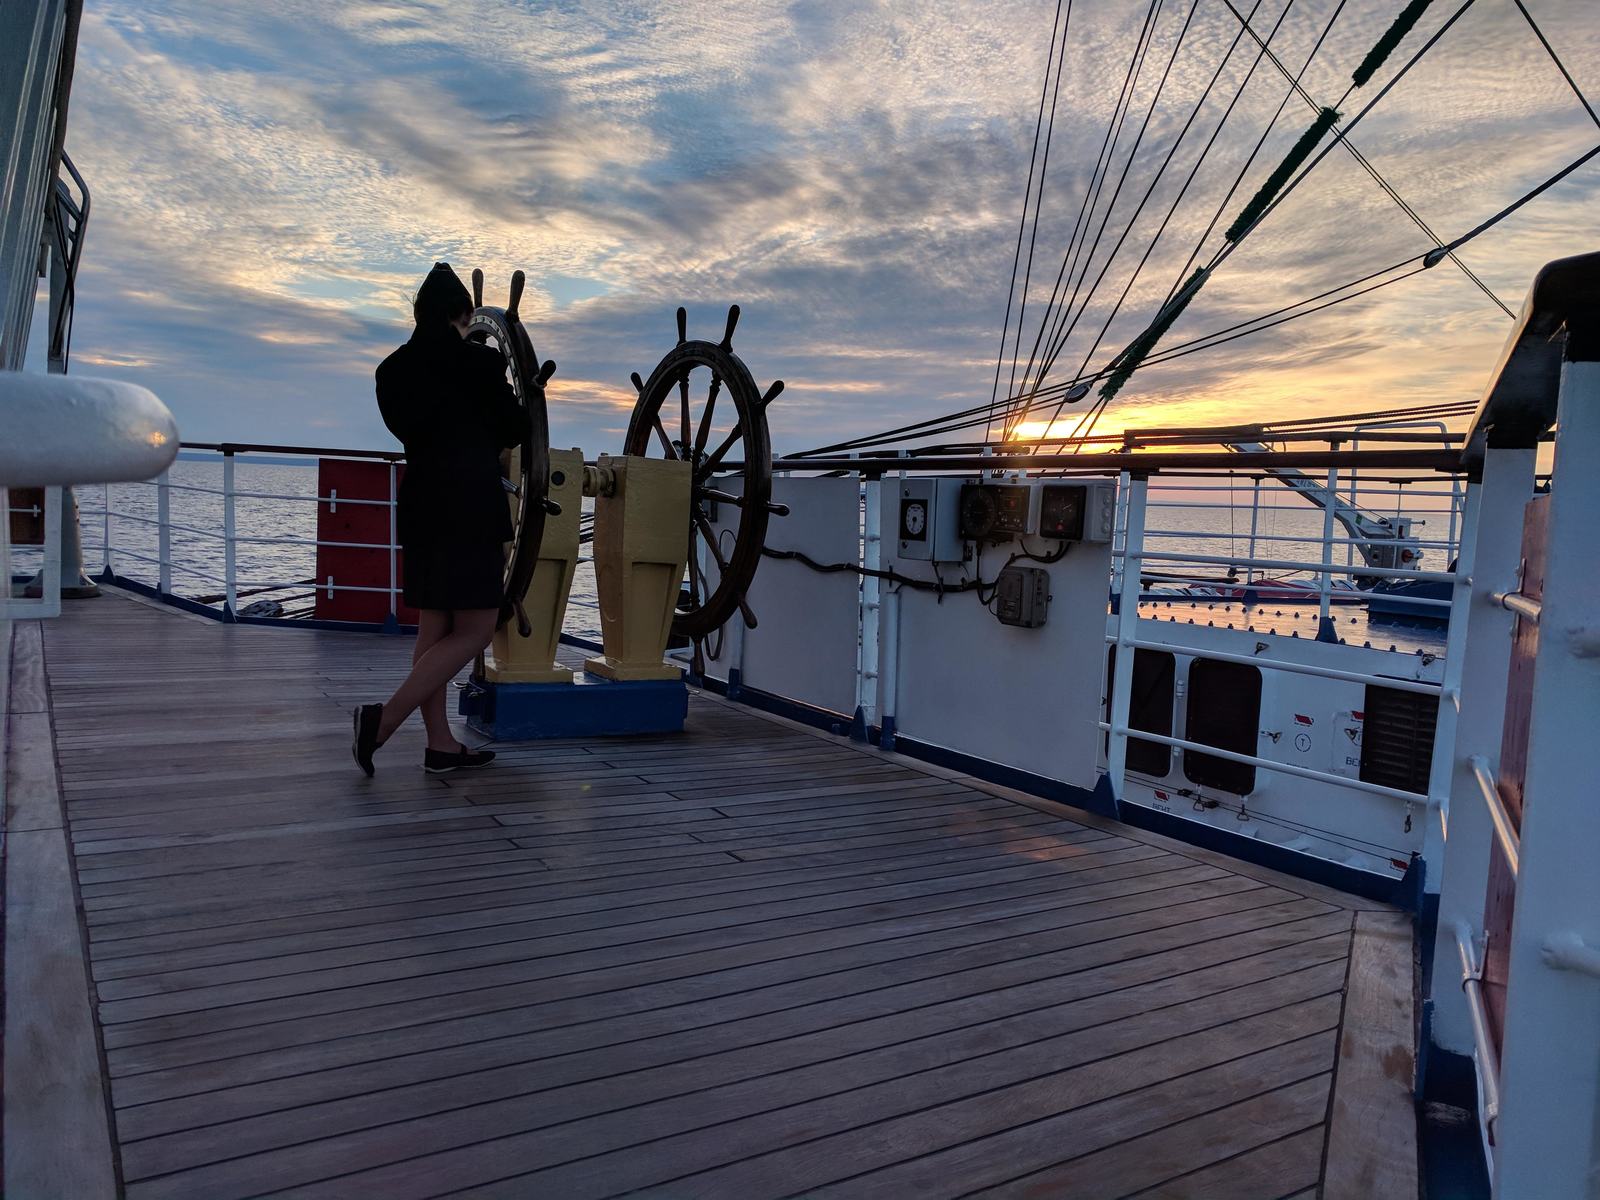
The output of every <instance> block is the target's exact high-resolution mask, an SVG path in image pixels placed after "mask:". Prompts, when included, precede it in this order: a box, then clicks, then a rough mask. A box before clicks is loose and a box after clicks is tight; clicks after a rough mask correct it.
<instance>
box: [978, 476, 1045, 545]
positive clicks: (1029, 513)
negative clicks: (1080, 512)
mask: <svg viewBox="0 0 1600 1200" xmlns="http://www.w3.org/2000/svg"><path fill="white" fill-rule="evenodd" d="M1038 504H1039V490H1038V488H1037V487H1034V486H1032V485H1030V484H1029V483H1027V482H1025V481H1024V482H1020V483H968V484H963V485H962V487H961V536H962V537H963V538H965V539H967V540H968V541H973V542H1008V541H1011V540H1012V539H1013V538H1019V537H1025V536H1026V535H1028V534H1030V533H1032V532H1033V531H1034V527H1035V526H1036V524H1037V523H1038V517H1039V511H1038Z"/></svg>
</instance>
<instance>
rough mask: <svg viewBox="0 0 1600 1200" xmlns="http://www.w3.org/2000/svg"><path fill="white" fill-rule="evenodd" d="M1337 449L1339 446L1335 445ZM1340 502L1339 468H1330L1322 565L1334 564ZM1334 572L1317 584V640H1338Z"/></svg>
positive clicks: (1328, 571)
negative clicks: (1335, 513) (1335, 518)
mask: <svg viewBox="0 0 1600 1200" xmlns="http://www.w3.org/2000/svg"><path fill="white" fill-rule="evenodd" d="M1334 449H1335V450H1337V449H1338V446H1337V445H1335V446H1334ZM1338 502H1339V468H1338V467H1329V468H1328V500H1327V503H1326V504H1324V505H1323V506H1322V565H1323V567H1324V568H1327V567H1331V566H1333V509H1334V505H1336V504H1337V503H1338ZM1332 592H1333V572H1332V571H1330V570H1326V569H1325V570H1324V571H1323V572H1322V580H1321V582H1320V583H1319V584H1318V585H1317V641H1319V642H1332V641H1337V640H1338V638H1337V635H1336V634H1335V633H1334V632H1333V611H1332V609H1333V596H1332Z"/></svg>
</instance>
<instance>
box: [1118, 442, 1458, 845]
mask: <svg viewBox="0 0 1600 1200" xmlns="http://www.w3.org/2000/svg"><path fill="white" fill-rule="evenodd" d="M1285 461H1286V463H1292V461H1293V459H1292V456H1285ZM1152 465H1153V466H1155V467H1156V468H1157V469H1159V463H1158V461H1157V462H1156V463H1153V464H1152ZM1122 478H1123V484H1122V488H1121V489H1120V490H1121V491H1122V492H1123V493H1125V494H1124V495H1122V496H1119V504H1118V510H1117V511H1118V515H1119V528H1118V530H1117V536H1116V538H1115V539H1114V541H1113V549H1112V555H1113V562H1114V564H1116V566H1115V567H1114V574H1115V578H1116V580H1117V591H1116V599H1117V602H1116V603H1115V604H1114V606H1113V609H1114V615H1113V617H1112V624H1111V629H1110V630H1109V632H1108V634H1107V638H1106V640H1107V641H1108V642H1111V643H1113V644H1114V645H1115V646H1116V648H1117V654H1116V658H1115V665H1114V678H1113V680H1112V684H1111V711H1110V714H1109V716H1110V719H1109V720H1108V721H1103V722H1101V723H1100V724H1101V728H1102V729H1103V730H1104V731H1105V732H1107V733H1108V734H1109V735H1110V737H1109V742H1108V746H1107V756H1106V757H1107V774H1108V782H1109V783H1110V785H1111V789H1112V794H1113V795H1115V796H1116V797H1117V798H1118V799H1119V800H1121V799H1122V798H1123V797H1124V796H1125V794H1126V785H1127V748H1128V743H1129V740H1130V739H1138V740H1141V741H1150V742H1155V743H1157V744H1159V745H1164V746H1168V747H1171V748H1173V749H1180V750H1188V751H1196V752H1201V753H1205V754H1207V755H1210V756H1213V757H1216V758H1220V759H1223V760H1226V761H1229V762H1235V763H1239V764H1242V765H1248V766H1251V767H1254V768H1256V769H1257V770H1261V771H1267V772H1275V773H1277V774H1280V775H1287V776H1291V777H1294V778H1298V779H1306V780H1311V781H1314V782H1318V783H1323V784H1327V785H1329V786H1330V787H1334V788H1339V789H1343V790H1349V791H1359V792H1366V793H1369V794H1372V795H1378V796H1383V797H1386V798H1389V799H1393V800H1398V801H1402V802H1404V803H1406V804H1408V805H1409V804H1413V803H1426V804H1427V805H1428V806H1429V808H1430V810H1431V812H1432V813H1433V814H1434V816H1433V817H1432V819H1431V820H1430V826H1432V825H1434V824H1440V823H1442V821H1443V815H1442V813H1443V809H1444V806H1445V803H1446V794H1445V792H1444V791H1443V789H1442V788H1441V789H1433V788H1430V791H1429V794H1428V795H1426V796H1422V795H1418V794H1417V793H1415V792H1408V791H1403V790H1401V789H1398V788H1392V787H1386V786H1383V785H1380V784H1376V783H1371V782H1368V781H1366V780H1362V779H1359V778H1354V777H1351V776H1348V775H1340V774H1335V773H1334V772H1332V771H1324V770H1318V769H1315V768H1311V767H1304V766H1300V765H1299V764H1296V763H1288V762H1283V761H1281V760H1278V759H1273V758H1267V757H1264V756H1262V755H1256V754H1244V753H1239V752H1235V751H1230V750H1224V749H1222V748H1219V747H1215V746H1210V745H1206V744H1202V743H1199V742H1194V741H1192V740H1189V739H1185V738H1178V737H1172V736H1170V735H1164V734H1158V733H1152V732H1148V731H1145V730H1141V729H1135V728H1132V727H1131V726H1130V723H1129V712H1130V708H1131V704H1132V681H1133V662H1134V656H1135V652H1136V651H1138V650H1153V651H1168V652H1170V651H1173V650H1182V649H1184V648H1185V644H1184V641H1183V635H1182V633H1181V629H1182V627H1178V628H1179V630H1180V632H1179V633H1178V634H1177V635H1176V636H1173V637H1163V636H1142V635H1141V634H1140V632H1139V622H1140V619H1141V618H1140V614H1139V602H1140V600H1141V599H1143V600H1149V599H1150V598H1151V597H1152V596H1153V595H1154V593H1151V592H1149V591H1147V590H1145V587H1144V583H1143V580H1144V577H1145V576H1146V574H1147V572H1146V565H1147V564H1162V565H1165V564H1172V566H1173V568H1174V570H1173V572H1172V573H1166V574H1162V575H1161V576H1160V581H1161V582H1162V583H1164V584H1175V585H1178V586H1186V585H1189V586H1192V585H1195V584H1204V585H1209V586H1211V587H1213V588H1215V587H1217V586H1219V585H1220V586H1223V587H1225V588H1226V589H1228V590H1227V594H1228V595H1233V594H1235V593H1237V592H1240V591H1241V590H1244V589H1250V588H1254V589H1258V590H1266V588H1267V587H1268V586H1270V584H1272V583H1281V582H1282V581H1283V580H1284V579H1285V578H1286V577H1290V576H1294V575H1298V574H1304V575H1308V576H1311V577H1313V578H1314V579H1316V580H1317V585H1316V588H1315V589H1314V590H1313V589H1312V588H1310V587H1309V586H1308V587H1307V588H1306V600H1307V601H1308V602H1309V601H1310V600H1311V599H1313V598H1314V599H1315V600H1316V602H1317V606H1318V616H1319V638H1320V637H1322V635H1323V631H1325V630H1331V623H1330V621H1329V617H1330V605H1331V602H1332V598H1333V594H1334V588H1333V580H1334V579H1335V578H1338V577H1347V578H1349V579H1351V580H1352V583H1353V581H1354V580H1356V579H1358V578H1359V579H1363V580H1370V579H1381V580H1415V581H1419V582H1430V583H1440V584H1448V585H1451V586H1452V587H1454V585H1455V584H1456V583H1457V582H1458V576H1457V574H1456V573H1455V572H1452V571H1424V570H1420V569H1416V568H1401V567H1375V566H1369V565H1367V564H1366V563H1365V562H1356V561H1347V562H1344V563H1339V562H1336V561H1334V554H1333V550H1334V547H1336V546H1341V545H1343V546H1346V547H1353V546H1354V545H1355V544H1357V543H1359V542H1370V541H1371V540H1372V539H1370V538H1355V537H1342V536H1335V534H1334V530H1333V524H1334V518H1333V515H1332V513H1333V509H1332V506H1331V505H1328V506H1325V507H1324V509H1323V511H1322V513H1321V514H1320V516H1321V521H1320V524H1321V532H1320V534H1312V533H1310V532H1309V530H1306V531H1302V532H1301V533H1300V534H1298V535H1279V534H1263V533H1262V532H1261V527H1260V526H1261V522H1260V518H1261V516H1262V514H1263V513H1264V512H1269V511H1273V512H1275V511H1276V510H1279V509H1287V510H1289V511H1292V512H1293V513H1294V514H1295V515H1296V516H1297V517H1299V518H1300V519H1301V521H1302V522H1304V521H1305V515H1304V514H1310V513H1312V509H1311V507H1310V506H1309V505H1308V504H1307V503H1306V502H1305V501H1304V500H1303V499H1300V498H1299V497H1298V496H1297V497H1296V498H1295V503H1294V505H1292V506H1291V505H1279V504H1276V503H1273V502H1270V501H1269V502H1266V503H1263V499H1262V497H1263V492H1264V491H1265V490H1266V489H1263V488H1262V487H1261V484H1262V483H1263V482H1266V481H1267V480H1269V479H1271V480H1272V481H1273V482H1278V481H1277V480H1276V479H1274V478H1273V477H1271V476H1266V477H1260V476H1258V477H1255V478H1252V479H1250V480H1249V481H1248V482H1245V483H1241V482H1239V481H1238V480H1236V479H1224V480H1221V481H1219V478H1218V476H1217V475H1215V474H1188V475H1185V474H1182V473H1168V472H1161V473H1160V474H1159V475H1157V476H1155V477H1154V478H1144V477H1139V476H1133V477H1130V476H1128V475H1127V474H1124V475H1123V477H1122ZM1428 482H1429V481H1428V480H1426V479H1419V480H1418V481H1417V482H1415V483H1411V482H1404V483H1400V484H1398V485H1390V486H1391V487H1393V486H1398V487H1400V488H1401V489H1402V491H1403V492H1405V493H1406V494H1408V495H1410V496H1426V497H1428V498H1430V499H1443V500H1447V501H1448V502H1449V503H1448V504H1447V505H1444V506H1439V507H1435V508H1431V509H1429V510H1427V511H1428V512H1430V513H1432V514H1436V515H1439V516H1443V515H1445V514H1448V515H1449V518H1450V525H1451V532H1452V533H1454V530H1455V528H1456V521H1457V519H1458V516H1460V513H1461V511H1462V510H1463V509H1464V504H1465V498H1466V491H1465V490H1464V489H1458V488H1456V487H1455V486H1453V485H1452V486H1450V487H1448V488H1443V487H1430V486H1428ZM1380 486H1381V485H1379V484H1376V483H1371V482H1369V483H1366V484H1351V485H1349V486H1346V487H1342V488H1341V486H1340V478H1339V471H1338V469H1337V468H1329V470H1328V472H1327V477H1326V484H1325V487H1326V491H1327V494H1329V495H1338V496H1340V497H1341V498H1343V499H1345V500H1346V501H1347V502H1351V503H1357V504H1359V503H1361V499H1362V497H1363V496H1364V495H1366V494H1367V493H1369V492H1371V491H1373V490H1374V489H1377V488H1378V487H1380ZM1282 490H1283V492H1285V493H1287V492H1288V491H1289V489H1287V488H1284V489H1282ZM1218 492H1221V493H1225V494H1227V495H1228V496H1229V497H1238V496H1240V495H1246V496H1248V498H1249V505H1250V527H1249V531H1248V533H1237V532H1230V533H1227V534H1223V533H1218V532H1213V531H1201V530H1186V529H1181V528H1170V527H1166V525H1170V522H1167V523H1166V524H1164V525H1163V527H1159V528H1155V529H1150V528H1147V527H1146V520H1147V518H1148V515H1149V510H1150V509H1152V508H1161V509H1162V510H1164V511H1168V510H1184V509H1199V510H1201V511H1204V510H1206V509H1211V508H1229V507H1231V505H1229V504H1226V503H1215V502H1211V501H1206V500H1201V501H1194V500H1192V499H1163V500H1157V499H1152V498H1151V496H1152V494H1155V495H1165V496H1174V495H1175V494H1179V493H1182V494H1185V495H1188V496H1192V495H1194V494H1199V495H1208V494H1213V493H1218ZM1269 494H1270V493H1269ZM1388 494H1389V495H1390V496H1391V497H1392V496H1393V494H1394V493H1393V491H1390V492H1389V493H1388ZM1352 497H1353V498H1354V499H1352ZM1458 506H1461V508H1458ZM1416 519H1417V518H1416V517H1414V516H1413V520H1416ZM1224 537H1226V538H1229V539H1231V540H1232V541H1233V542H1237V541H1245V540H1248V543H1249V545H1250V552H1249V553H1248V554H1246V555H1236V554H1226V555H1224V554H1211V553H1205V552H1201V551H1196V550H1192V549H1181V548H1178V547H1177V545H1176V543H1178V542H1180V541H1181V542H1189V543H1195V542H1205V541H1210V540H1218V539H1221V538H1224ZM1150 539H1160V540H1161V541H1162V543H1163V544H1166V545H1169V546H1172V547H1173V548H1172V549H1161V550H1156V549H1149V548H1147V543H1148V541H1149V540H1150ZM1268 540H1271V541H1273V542H1274V543H1275V544H1280V545H1281V544H1284V543H1294V544H1297V545H1299V546H1301V547H1302V548H1303V549H1305V550H1307V551H1309V552H1310V553H1311V554H1314V555H1315V557H1314V558H1284V557H1264V556H1258V555H1257V553H1256V549H1257V546H1258V544H1259V543H1261V542H1264V541H1268ZM1405 544H1406V545H1407V546H1413V547H1415V546H1417V545H1419V544H1422V545H1428V546H1431V548H1436V549H1440V550H1444V551H1447V552H1448V558H1447V561H1449V559H1450V558H1453V557H1454V556H1455V554H1456V553H1457V552H1458V550H1459V547H1458V546H1457V545H1456V543H1455V542H1454V541H1453V540H1450V539H1441V540H1437V541H1434V542H1432V543H1418V542H1416V541H1414V540H1411V539H1407V540H1406V542H1405ZM1351 557H1352V558H1353V555H1352V556H1351ZM1204 567H1227V568H1229V570H1230V572H1232V573H1234V574H1237V573H1238V572H1240V571H1243V572H1245V573H1246V574H1245V579H1243V580H1222V579H1218V578H1216V577H1215V576H1213V577H1211V578H1209V579H1207V578H1206V577H1205V576H1204V575H1202V574H1198V573H1196V571H1195V568H1204ZM1262 572H1270V573H1272V578H1270V579H1269V578H1266V577H1263V575H1262V574H1261V573H1262ZM1339 594H1340V596H1341V598H1350V599H1355V598H1357V597H1359V596H1361V595H1363V594H1364V593H1361V592H1359V591H1357V590H1355V589H1353V588H1352V589H1351V591H1350V592H1345V591H1340V593H1339ZM1181 596H1182V593H1165V594H1163V597H1162V598H1167V599H1178V598H1181ZM1406 602H1407V604H1408V605H1410V604H1415V605H1418V606H1419V607H1424V608H1431V609H1437V610H1440V613H1441V615H1448V613H1449V611H1450V609H1451V606H1452V601H1451V600H1445V599H1438V598H1430V597H1407V600H1406ZM1242 619H1243V618H1242ZM1146 625H1148V626H1150V627H1151V628H1152V629H1154V628H1158V627H1157V626H1156V625H1155V623H1154V622H1150V621H1146ZM1324 640H1332V639H1331V636H1330V637H1328V638H1325V639H1324ZM1195 652H1196V653H1197V654H1203V656H1204V657H1205V658H1207V659H1217V660H1220V661H1224V662H1234V663H1239V664H1242V665H1246V666H1251V667H1255V668H1257V669H1259V670H1263V671H1278V672H1284V673H1289V674H1296V675H1306V676H1312V677H1316V678H1323V679H1333V680H1340V681H1344V682H1350V683H1359V684H1368V683H1380V684H1382V686H1384V687H1385V688H1391V689H1394V690H1397V691H1405V692H1413V693H1417V694H1421V695H1429V696H1437V697H1439V698H1440V699H1441V701H1448V702H1452V703H1453V702H1454V701H1455V699H1456V688H1457V686H1458V682H1459V673H1458V672H1457V671H1456V670H1454V664H1452V662H1451V661H1450V658H1449V654H1448V650H1447V651H1446V654H1445V659H1446V661H1445V663H1444V665H1443V667H1442V674H1443V676H1444V679H1443V681H1442V682H1435V681H1432V680H1426V679H1407V678H1404V677H1401V676H1400V675H1399V673H1398V672H1396V673H1395V674H1393V675H1390V674H1385V675H1383V676H1381V677H1380V676H1377V675H1375V674H1374V673H1373V672H1372V671H1371V670H1370V665H1369V664H1365V663H1355V664H1352V666H1351V667H1349V668H1344V667H1340V666H1330V665H1326V664H1325V663H1318V662H1309V661H1299V660H1297V659H1290V658H1285V657H1268V656H1263V654H1261V653H1259V652H1258V653H1256V654H1240V653H1233V652H1230V651H1226V650H1222V649H1219V648H1216V647H1213V646H1210V645H1207V646H1206V647H1205V648H1204V649H1203V650H1201V649H1198V648H1197V649H1196V651H1195ZM1447 708H1448V705H1447V704H1445V703H1441V706H1440V713H1441V716H1440V721H1439V724H1440V726H1441V729H1442V733H1443V735H1444V736H1443V738H1442V739H1440V740H1439V741H1437V742H1436V752H1441V751H1439V750H1437V747H1439V746H1443V750H1442V752H1443V753H1445V754H1448V752H1449V734H1450V730H1451V726H1450V723H1449V722H1448V721H1447V720H1446V719H1445V717H1444V715H1443V714H1444V713H1445V711H1446V710H1447Z"/></svg>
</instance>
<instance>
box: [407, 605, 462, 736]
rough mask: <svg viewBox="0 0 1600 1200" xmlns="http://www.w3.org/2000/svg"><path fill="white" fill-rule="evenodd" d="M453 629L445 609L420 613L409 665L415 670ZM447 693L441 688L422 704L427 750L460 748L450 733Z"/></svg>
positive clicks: (427, 609)
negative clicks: (415, 641) (421, 659)
mask: <svg viewBox="0 0 1600 1200" xmlns="http://www.w3.org/2000/svg"><path fill="white" fill-rule="evenodd" d="M452 627H453V625H452V622H451V620H450V612H449V610H448V609H439V608H425V609H422V610H420V611H419V612H418V613H417V643H416V645H415V646H413V647H412V650H411V665H412V666H413V667H415V666H416V665H417V661H418V660H419V659H420V658H421V657H422V656H423V655H424V654H426V653H427V652H428V651H429V650H431V649H432V648H433V647H434V645H435V644H436V643H437V642H438V641H439V640H440V639H442V638H444V637H446V636H447V635H448V634H449V633H450V630H451V628H452ZM448 693H449V687H448V686H446V687H442V688H440V689H439V690H438V691H436V692H433V693H431V694H430V695H429V696H428V698H427V699H426V700H424V701H423V702H422V724H423V726H424V727H425V728H426V729H427V731H428V748H429V749H430V750H445V751H454V750H455V749H456V747H457V746H458V745H459V743H458V742H457V741H456V736H455V734H453V733H451V732H450V718H449V716H448V711H449V709H448V704H447V702H448V700H449V695H448Z"/></svg>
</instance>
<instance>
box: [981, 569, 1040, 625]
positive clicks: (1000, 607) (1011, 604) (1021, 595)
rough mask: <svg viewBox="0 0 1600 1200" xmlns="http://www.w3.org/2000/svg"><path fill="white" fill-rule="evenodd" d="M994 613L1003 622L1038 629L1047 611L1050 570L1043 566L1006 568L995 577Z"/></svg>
mask: <svg viewBox="0 0 1600 1200" xmlns="http://www.w3.org/2000/svg"><path fill="white" fill-rule="evenodd" d="M994 590H995V602H994V615H995V616H997V617H999V618H1000V624H1002V625H1016V626H1018V627H1020V628H1022V629H1037V628H1039V626H1041V625H1043V624H1044V622H1045V617H1046V616H1047V615H1048V614H1049V611H1050V572H1049V571H1046V570H1045V569H1044V568H1042V567H1007V568H1006V569H1005V570H1003V571H1001V572H1000V574H999V576H998V577H997V578H996V579H995V585H994Z"/></svg>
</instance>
